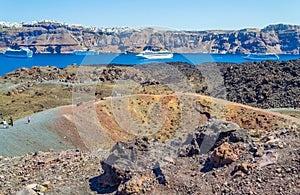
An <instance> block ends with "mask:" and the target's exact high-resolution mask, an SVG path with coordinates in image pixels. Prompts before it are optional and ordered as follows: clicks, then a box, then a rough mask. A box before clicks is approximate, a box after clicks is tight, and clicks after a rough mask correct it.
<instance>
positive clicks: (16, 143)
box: [0, 108, 74, 156]
mask: <svg viewBox="0 0 300 195" xmlns="http://www.w3.org/2000/svg"><path fill="white" fill-rule="evenodd" d="M58 116H59V115H58V109H57V108H56V109H50V110H46V111H43V112H40V113H37V114H34V115H32V116H31V123H30V124H28V123H27V118H22V119H19V120H17V121H15V122H14V126H13V127H12V128H9V129H3V127H2V126H1V128H0V137H1V139H0V148H1V150H0V156H18V155H22V154H26V153H29V152H34V151H48V150H49V149H50V148H51V149H53V150H54V151H60V150H65V149H71V148H74V146H72V145H70V144H68V143H67V142H66V141H65V140H63V138H61V137H60V136H59V135H57V134H55V133H53V131H51V130H50V128H52V127H53V121H54V120H56V119H58Z"/></svg>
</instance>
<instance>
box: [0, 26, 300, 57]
mask: <svg viewBox="0 0 300 195" xmlns="http://www.w3.org/2000/svg"><path fill="white" fill-rule="evenodd" d="M13 43H17V44H18V45H21V46H29V47H30V48H31V49H32V50H34V51H37V52H51V53H60V52H67V51H72V50H75V49H88V48H93V49H95V50H98V51H100V52H125V51H132V52H139V51H141V50H142V48H143V47H145V46H146V45H153V46H157V47H163V48H167V49H169V50H171V51H173V52H185V53H187V52H192V53H193V52H201V53H221V54H225V53H232V54H242V53H245V54H246V53H254V52H273V53H284V54H299V53H300V26H299V25H285V24H277V25H269V26H267V27H265V28H263V29H241V30H236V31H222V30H209V31H168V30H157V29H153V28H145V29H132V28H127V29H122V28H116V29H114V30H113V31H111V30H109V31H107V30H99V29H92V28H85V27H79V26H70V25H63V24H60V23H38V24H35V25H23V26H22V27H21V28H3V27H1V26H0V50H2V51H3V50H5V49H6V48H7V47H8V46H10V45H11V44H13Z"/></svg>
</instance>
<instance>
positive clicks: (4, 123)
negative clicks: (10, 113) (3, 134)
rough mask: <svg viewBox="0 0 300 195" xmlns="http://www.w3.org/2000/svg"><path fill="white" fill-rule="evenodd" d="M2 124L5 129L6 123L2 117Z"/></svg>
mask: <svg viewBox="0 0 300 195" xmlns="http://www.w3.org/2000/svg"><path fill="white" fill-rule="evenodd" d="M2 124H3V128H4V129H6V128H7V123H6V120H5V119H3V121H2Z"/></svg>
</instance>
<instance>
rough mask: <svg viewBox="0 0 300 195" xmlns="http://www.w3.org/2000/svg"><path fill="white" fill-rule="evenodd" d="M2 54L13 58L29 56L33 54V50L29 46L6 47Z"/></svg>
mask: <svg viewBox="0 0 300 195" xmlns="http://www.w3.org/2000/svg"><path fill="white" fill-rule="evenodd" d="M3 54H4V55H5V56H7V57H13V58H31V57H32V56H33V52H32V51H31V50H30V49H29V48H19V49H12V48H8V49H7V50H6V51H5V52H4V53H3Z"/></svg>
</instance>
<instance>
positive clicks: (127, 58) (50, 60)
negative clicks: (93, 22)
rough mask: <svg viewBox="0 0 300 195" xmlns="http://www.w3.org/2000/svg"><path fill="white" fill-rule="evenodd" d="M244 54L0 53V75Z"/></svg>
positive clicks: (231, 58)
mask: <svg viewBox="0 0 300 195" xmlns="http://www.w3.org/2000/svg"><path fill="white" fill-rule="evenodd" d="M244 56H245V55H234V54H194V53H193V54H191V53H190V54H179V53H175V54H174V56H173V58H172V59H166V60H148V59H140V58H138V57H136V56H135V55H134V54H115V53H105V54H99V55H87V56H80V55H72V54H35V55H34V56H33V57H32V58H9V57H5V56H4V55H2V54H1V55H0V75H4V74H6V73H8V72H11V71H13V70H16V69H18V68H22V67H25V68H30V67H32V66H48V65H51V66H57V67H59V68H64V67H66V66H68V65H72V64H78V65H82V64H124V65H135V64H148V63H153V62H187V63H190V64H193V65H196V64H201V63H204V62H231V63H243V62H246V61H247V60H245V59H244V58H243V57H244ZM279 57H280V60H282V61H286V60H294V59H299V58H300V55H279Z"/></svg>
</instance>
